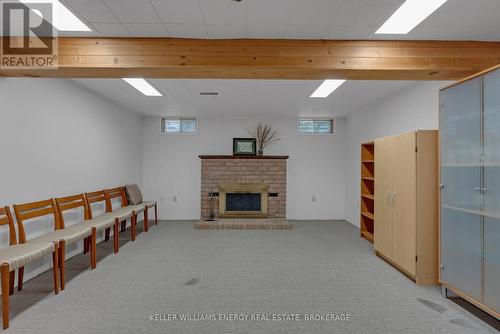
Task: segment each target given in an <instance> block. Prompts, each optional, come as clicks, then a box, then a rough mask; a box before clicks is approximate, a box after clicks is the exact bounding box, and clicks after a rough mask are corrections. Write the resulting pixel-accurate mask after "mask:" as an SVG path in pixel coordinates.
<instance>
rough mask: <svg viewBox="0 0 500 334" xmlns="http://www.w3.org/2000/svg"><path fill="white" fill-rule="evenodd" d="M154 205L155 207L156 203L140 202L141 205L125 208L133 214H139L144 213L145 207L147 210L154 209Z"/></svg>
mask: <svg viewBox="0 0 500 334" xmlns="http://www.w3.org/2000/svg"><path fill="white" fill-rule="evenodd" d="M155 205H156V202H154V201H151V202H142V203H140V204H137V205H129V206H127V208H130V209H131V210H132V211H134V212H135V213H140V212H142V211H144V209H145V208H146V207H147V208H148V209H149V208H152V207H154V206H155Z"/></svg>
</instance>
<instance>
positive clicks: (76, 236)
mask: <svg viewBox="0 0 500 334" xmlns="http://www.w3.org/2000/svg"><path fill="white" fill-rule="evenodd" d="M91 234H92V228H91V227H90V226H88V225H84V224H76V225H72V226H69V227H67V228H64V229H62V230H56V231H53V232H50V233H47V234H44V235H41V236H39V237H36V238H34V239H31V240H29V241H28V242H30V243H31V242H41V241H42V242H46V241H52V242H59V241H60V240H64V241H65V243H66V244H67V245H69V244H72V243H75V242H77V241H79V240H82V239H85V238H86V237H88V236H90V235H91Z"/></svg>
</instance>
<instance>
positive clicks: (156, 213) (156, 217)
mask: <svg viewBox="0 0 500 334" xmlns="http://www.w3.org/2000/svg"><path fill="white" fill-rule="evenodd" d="M155 225H158V204H156V203H155Z"/></svg>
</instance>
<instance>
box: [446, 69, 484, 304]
mask: <svg viewBox="0 0 500 334" xmlns="http://www.w3.org/2000/svg"><path fill="white" fill-rule="evenodd" d="M481 80H482V79H481V78H477V79H474V80H470V81H467V82H464V83H462V84H459V85H456V86H453V87H451V88H448V89H446V90H444V91H442V92H441V96H440V100H441V108H440V129H441V184H442V187H443V188H442V189H441V265H442V270H441V280H442V281H443V282H445V283H448V284H450V285H452V286H453V287H455V288H457V289H459V290H461V291H462V292H464V293H466V294H468V295H470V296H472V297H474V298H476V299H477V300H481V278H482V272H481V264H482V255H481V254H482V214H481V209H482V194H481V191H480V188H481V187H482V183H481V170H482V167H481V148H482V145H481V119H482V117H481V114H482V112H481Z"/></svg>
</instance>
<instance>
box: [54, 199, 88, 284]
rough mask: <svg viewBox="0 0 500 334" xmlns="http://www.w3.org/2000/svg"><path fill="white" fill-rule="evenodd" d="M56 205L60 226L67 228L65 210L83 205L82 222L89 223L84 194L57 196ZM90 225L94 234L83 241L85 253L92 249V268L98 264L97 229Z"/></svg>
mask: <svg viewBox="0 0 500 334" xmlns="http://www.w3.org/2000/svg"><path fill="white" fill-rule="evenodd" d="M56 205H57V213H58V215H59V226H60V227H61V228H65V224H64V211H67V210H73V209H76V208H80V207H81V208H83V217H82V218H83V223H82V224H85V223H87V222H88V220H89V217H88V209H87V201H86V200H85V196H84V195H83V194H78V195H73V196H67V197H59V198H56ZM87 225H88V224H87ZM89 227H90V228H91V229H92V234H91V235H90V236H88V237H86V238H85V239H84V240H83V243H84V250H83V253H84V254H87V253H88V251H89V249H90V268H92V269H95V268H96V266H97V261H96V235H97V230H96V228H95V227H94V226H92V225H90V226H89ZM61 267H62V266H61ZM61 272H64V270H61ZM61 281H64V280H63V279H62V278H61Z"/></svg>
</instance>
